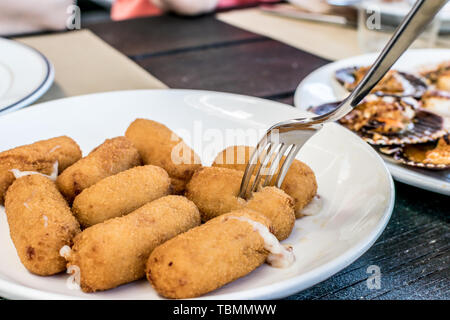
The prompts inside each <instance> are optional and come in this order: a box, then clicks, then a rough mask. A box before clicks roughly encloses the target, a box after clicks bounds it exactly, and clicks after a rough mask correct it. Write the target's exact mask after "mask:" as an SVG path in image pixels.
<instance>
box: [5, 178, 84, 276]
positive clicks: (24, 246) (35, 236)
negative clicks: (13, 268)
mask: <svg viewBox="0 0 450 320" xmlns="http://www.w3.org/2000/svg"><path fill="white" fill-rule="evenodd" d="M5 211H6V216H7V218H8V224H9V231H10V235H11V239H12V241H13V243H14V246H15V247H16V250H17V254H18V255H19V258H20V261H21V262H22V264H23V265H24V266H25V268H27V269H28V271H30V272H32V273H35V274H38V275H41V276H48V275H52V274H55V273H58V272H61V271H63V270H65V269H66V262H65V260H64V258H62V257H61V256H60V255H59V250H60V249H61V247H63V246H64V245H69V246H70V245H72V239H73V237H74V236H75V235H76V234H78V233H79V232H80V226H79V224H78V222H77V220H76V219H75V218H74V216H73V215H72V212H71V211H70V208H69V206H68V205H67V203H66V200H64V198H63V196H62V195H61V194H60V193H59V191H58V189H57V188H56V185H55V183H54V182H53V181H51V180H50V179H49V178H47V177H44V176H42V175H29V176H25V177H22V178H19V179H17V180H16V181H14V183H13V184H12V185H11V187H9V189H8V191H7V193H6V198H5Z"/></svg>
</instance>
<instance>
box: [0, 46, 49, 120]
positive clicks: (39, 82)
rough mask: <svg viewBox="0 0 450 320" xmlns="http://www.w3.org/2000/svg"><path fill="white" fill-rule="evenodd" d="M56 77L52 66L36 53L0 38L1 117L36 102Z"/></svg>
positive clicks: (26, 47)
mask: <svg viewBox="0 0 450 320" xmlns="http://www.w3.org/2000/svg"><path fill="white" fill-rule="evenodd" d="M54 77H55V74H54V70H53V66H52V64H51V63H50V62H49V61H48V60H47V58H46V57H44V56H43V55H42V54H41V53H40V52H38V51H37V50H35V49H33V48H30V47H28V46H26V45H24V44H21V43H19V42H16V41H12V40H7V39H3V38H0V114H4V113H7V112H10V111H13V110H17V109H20V108H23V107H26V106H27V105H29V104H31V103H33V102H34V101H36V100H37V99H38V98H39V97H41V96H42V95H43V94H44V93H45V92H47V90H48V89H49V88H50V86H51V84H52V83H53V79H54Z"/></svg>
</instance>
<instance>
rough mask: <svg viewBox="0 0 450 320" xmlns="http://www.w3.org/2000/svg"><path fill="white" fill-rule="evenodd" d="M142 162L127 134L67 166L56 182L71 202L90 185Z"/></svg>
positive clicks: (103, 144)
mask: <svg viewBox="0 0 450 320" xmlns="http://www.w3.org/2000/svg"><path fill="white" fill-rule="evenodd" d="M140 164H141V157H140V155H139V152H138V150H137V149H136V148H135V147H134V146H133V144H132V143H131V142H130V141H129V140H128V139H127V138H125V137H116V138H113V139H107V140H106V141H105V142H104V143H102V144H101V145H100V146H98V147H97V148H95V149H94V150H92V151H91V153H89V155H88V156H86V157H84V158H82V159H81V160H79V161H77V162H76V163H74V164H73V165H71V166H70V167H69V168H67V169H66V170H64V172H63V173H62V174H61V175H60V176H59V177H58V179H57V180H56V185H57V186H58V188H59V190H60V191H61V193H62V194H63V195H64V196H65V197H66V199H67V200H68V201H69V202H70V203H71V202H72V201H73V199H74V198H75V197H76V196H77V195H78V194H79V193H80V192H81V191H83V190H84V189H86V188H87V187H90V186H92V185H93V184H95V183H97V182H98V181H100V180H102V179H103V178H106V177H109V176H112V175H114V174H116V173H119V172H121V171H124V170H127V169H130V168H133V167H136V166H138V165H140Z"/></svg>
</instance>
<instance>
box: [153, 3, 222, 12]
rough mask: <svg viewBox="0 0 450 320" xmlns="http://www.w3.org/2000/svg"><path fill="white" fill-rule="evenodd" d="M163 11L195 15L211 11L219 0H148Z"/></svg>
mask: <svg viewBox="0 0 450 320" xmlns="http://www.w3.org/2000/svg"><path fill="white" fill-rule="evenodd" d="M150 1H152V2H153V3H154V4H155V5H156V6H158V7H159V8H160V9H162V10H164V11H173V12H176V13H178V14H182V15H197V14H202V13H206V12H211V11H213V10H214V9H215V8H216V7H217V4H218V3H219V0H196V1H192V0H150Z"/></svg>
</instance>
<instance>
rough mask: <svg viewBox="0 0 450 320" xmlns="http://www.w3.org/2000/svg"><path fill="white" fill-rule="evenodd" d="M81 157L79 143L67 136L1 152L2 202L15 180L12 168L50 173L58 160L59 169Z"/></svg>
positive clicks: (0, 198) (61, 169) (1, 202)
mask: <svg viewBox="0 0 450 320" xmlns="http://www.w3.org/2000/svg"><path fill="white" fill-rule="evenodd" d="M80 158H81V150H80V147H79V146H78V144H77V143H76V142H75V141H73V140H72V139H71V138H69V137H66V136H61V137H56V138H52V139H48V140H42V141H38V142H35V143H33V144H29V145H25V146H20V147H17V148H14V149H11V150H7V151H3V152H1V153H0V204H3V202H4V197H5V194H6V190H7V189H8V187H9V186H10V185H11V184H12V183H13V182H14V180H15V177H14V175H13V174H12V173H11V172H10V170H12V169H18V170H21V171H36V172H40V173H43V174H50V173H51V172H52V170H53V165H54V163H55V162H56V161H58V171H59V172H62V171H63V170H64V169H66V168H67V167H69V166H71V165H72V164H73V163H75V162H76V161H78V160H79V159H80Z"/></svg>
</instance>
